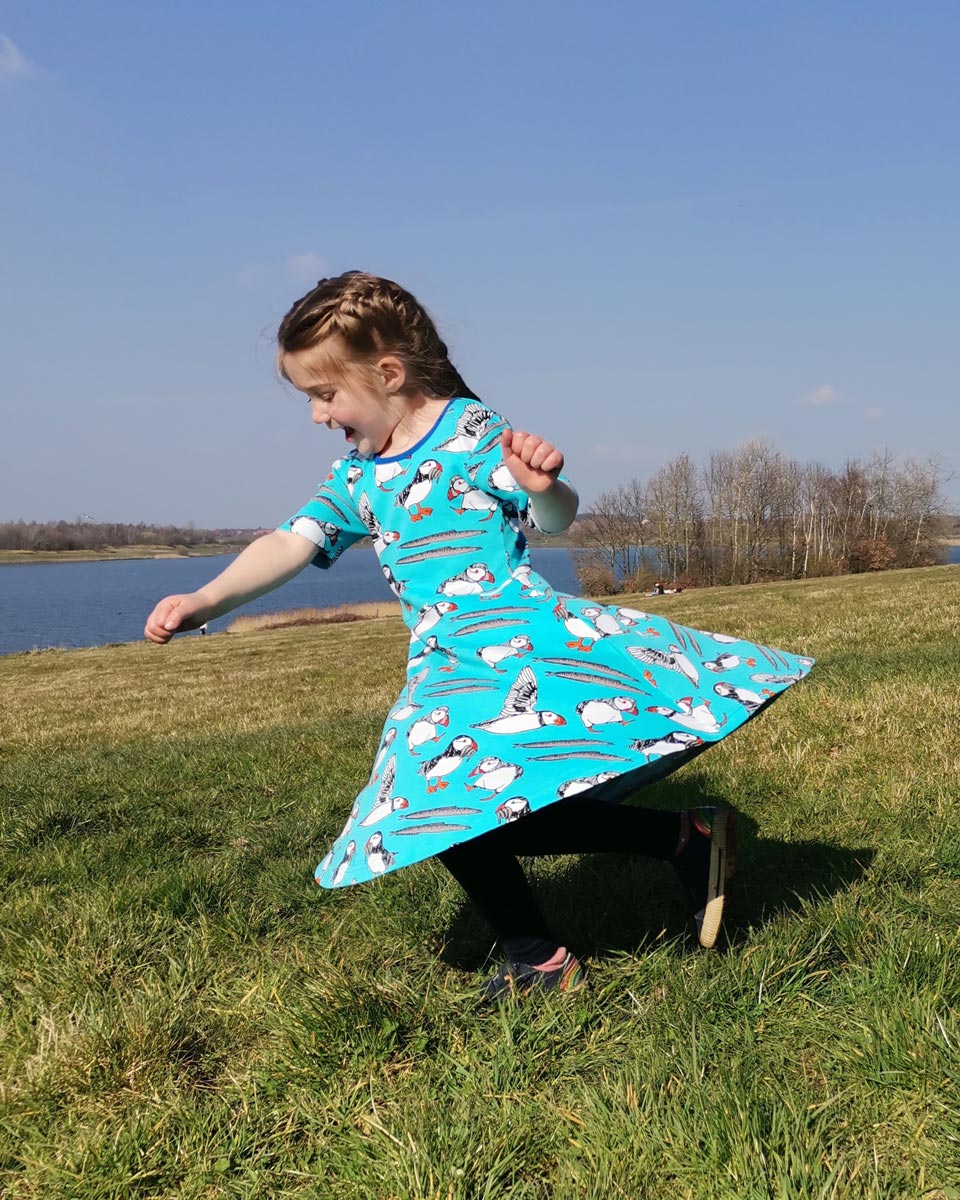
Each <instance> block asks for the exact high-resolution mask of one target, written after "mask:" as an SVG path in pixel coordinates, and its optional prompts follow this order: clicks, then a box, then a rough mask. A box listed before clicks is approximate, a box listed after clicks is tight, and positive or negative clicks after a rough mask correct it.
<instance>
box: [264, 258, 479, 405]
mask: <svg viewBox="0 0 960 1200" xmlns="http://www.w3.org/2000/svg"><path fill="white" fill-rule="evenodd" d="M333 337H337V338H340V339H341V341H342V342H343V344H344V345H345V346H346V347H347V349H348V351H349V353H350V356H351V359H353V360H357V361H358V362H360V363H362V364H370V363H372V361H373V359H374V358H376V357H378V356H380V355H383V354H393V355H395V356H396V357H397V358H399V359H400V361H401V362H402V363H403V364H404V367H405V368H406V373H407V386H408V387H410V388H416V389H419V390H420V391H423V392H425V393H426V394H427V395H428V396H437V397H448V396H466V397H468V398H469V399H473V400H476V399H477V397H476V396H475V395H474V393H473V392H472V391H471V390H470V389H469V388H468V387H467V385H466V384H465V383H464V381H463V377H462V376H461V374H460V372H459V371H458V370H457V369H456V367H455V366H454V365H453V363H451V361H450V358H449V356H448V354H447V347H446V344H445V343H444V342H443V340H442V339H441V337H440V334H439V333H438V332H437V327H436V325H434V323H433V321H432V319H431V318H430V315H429V314H428V313H427V310H426V309H425V308H424V307H423V305H422V304H421V303H420V302H419V300H417V299H416V297H415V296H412V295H411V294H410V293H409V292H408V291H407V290H406V289H405V288H402V287H401V286H400V285H399V284H398V283H394V282H393V281H392V280H390V279H382V278H380V277H379V276H378V275H368V274H367V273H366V272H364V271H346V272H345V273H344V274H343V275H337V276H334V277H332V278H330V279H321V280H320V281H319V283H318V284H317V286H316V287H315V288H313V289H312V290H311V291H309V292H307V294H306V295H305V296H302V297H301V298H300V299H299V300H297V301H296V303H295V304H294V305H293V306H292V307H291V309H290V311H289V312H288V313H287V314H286V316H285V317H284V318H283V320H282V321H281V322H280V328H279V329H278V330H277V345H278V347H279V349H278V354H277V366H278V369H279V371H280V374H281V375H283V376H284V378H286V377H287V375H286V371H285V370H284V364H283V359H284V355H286V354H294V353H296V352H298V351H300V350H308V349H311V348H314V347H318V346H319V345H320V344H321V343H322V342H324V341H327V340H328V339H329V338H333ZM344 366H349V364H344V365H340V366H339V370H340V372H341V373H342V372H343V370H344Z"/></svg>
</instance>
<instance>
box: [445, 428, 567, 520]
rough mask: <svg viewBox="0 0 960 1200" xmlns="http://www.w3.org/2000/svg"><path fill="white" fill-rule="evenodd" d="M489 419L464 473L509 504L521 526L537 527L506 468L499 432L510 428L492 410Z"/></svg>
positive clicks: (530, 511)
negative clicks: (521, 523) (522, 524)
mask: <svg viewBox="0 0 960 1200" xmlns="http://www.w3.org/2000/svg"><path fill="white" fill-rule="evenodd" d="M490 418H491V419H490V420H489V422H488V423H487V425H486V428H485V430H484V436H483V437H481V438H480V439H478V442H477V446H476V449H475V450H474V451H473V452H472V453H471V454H470V455H469V456H468V459H467V474H468V475H469V476H470V478H471V480H472V481H473V484H474V486H475V487H478V488H479V489H480V490H481V491H482V492H486V493H487V495H488V496H493V497H495V498H496V499H497V500H499V501H500V502H501V503H503V504H505V505H512V506H513V508H514V509H515V510H516V513H517V516H518V517H519V518H520V520H521V521H522V522H523V523H524V524H525V525H528V526H532V527H533V528H537V523H536V521H535V520H534V519H533V512H532V510H531V508H530V497H529V496H528V495H527V493H526V492H525V491H523V489H522V488H521V487H520V485H519V484H518V483H517V481H516V480H515V479H514V477H513V476H512V475H511V474H510V472H509V471H508V470H507V467H506V465H505V464H504V461H503V452H502V451H501V449H500V435H501V434H502V433H503V432H504V430H509V429H512V428H513V427H512V426H511V425H510V423H509V421H505V420H504V419H503V417H500V416H498V415H497V414H496V413H490ZM560 478H561V479H562V480H563V482H564V483H566V484H570V480H569V479H567V477H566V475H563V474H561V475H560ZM571 486H572V485H571Z"/></svg>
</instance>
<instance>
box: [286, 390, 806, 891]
mask: <svg viewBox="0 0 960 1200" xmlns="http://www.w3.org/2000/svg"><path fill="white" fill-rule="evenodd" d="M505 428H507V425H506V423H505V422H504V420H503V418H502V417H500V416H498V415H497V414H496V413H494V412H492V411H491V410H490V409H489V408H486V407H485V406H484V405H483V404H481V403H478V402H477V401H473V400H465V399H454V400H451V401H450V403H449V404H448V405H447V407H446V409H445V410H444V412H443V414H442V415H441V417H440V418H439V420H438V421H437V423H436V425H435V426H434V427H433V429H432V430H431V432H430V433H429V434H428V435H427V437H425V438H424V439H423V440H422V441H421V442H419V443H418V444H417V445H415V446H413V447H411V448H410V449H409V450H407V451H405V452H404V453H403V454H402V455H399V456H397V457H393V458H372V459H363V458H360V457H359V456H358V455H357V453H356V451H354V452H353V453H352V454H349V455H347V456H346V457H344V458H341V459H338V460H337V461H336V462H335V463H334V464H333V466H332V467H331V470H330V474H329V475H328V476H327V478H326V480H325V482H324V483H323V484H322V485H321V486H320V488H319V490H318V492H317V495H316V496H315V497H314V498H313V499H312V500H310V501H309V503H307V504H306V505H305V506H304V507H303V508H302V509H301V510H300V512H298V513H297V514H296V515H295V516H294V517H292V518H291V519H290V520H289V521H288V522H287V523H286V524H285V525H283V526H281V528H283V529H287V530H291V531H292V532H294V533H297V534H301V535H302V536H303V537H306V538H309V539H310V541H312V542H313V543H314V544H315V545H316V547H317V555H316V558H315V560H314V561H315V563H316V564H317V565H318V566H320V567H329V566H330V565H331V564H332V563H334V562H335V561H336V559H337V558H338V557H339V556H340V555H341V554H342V553H343V551H344V550H345V549H346V548H347V547H348V546H350V545H352V544H353V543H354V542H356V541H357V540H358V539H359V538H361V537H363V536H365V535H366V534H369V535H370V537H371V538H372V539H373V543H374V548H375V550H376V552H377V554H378V555H379V558H380V565H381V568H382V570H383V573H384V575H385V577H386V579H387V582H388V583H389V585H390V587H391V588H392V589H393V591H394V593H395V594H396V595H397V597H398V598H399V600H400V604H401V607H402V610H403V616H404V620H405V622H406V624H407V626H408V627H409V628H410V658H409V662H408V665H407V679H406V685H405V687H404V688H403V691H402V692H401V694H400V696H399V697H398V698H397V701H396V703H395V705H394V706H393V707H392V708H391V710H390V712H389V714H388V716H387V719H386V723H385V724H384V727H383V734H382V736H381V739H380V745H379V747H378V749H377V753H376V756H375V759H374V763H373V767H372V770H371V773H370V780H369V783H368V784H367V785H366V787H364V789H363V790H362V791H361V793H360V795H359V796H358V797H357V799H356V803H355V804H354V806H353V811H352V812H351V813H350V817H349V819H348V821H347V823H346V825H345V826H344V828H343V831H342V832H341V834H340V836H339V837H338V838H337V840H336V841H335V842H334V844H333V847H332V848H331V849H330V852H329V853H328V854H327V855H326V857H325V858H324V860H323V861H322V862H321V863H320V865H319V867H318V868H317V872H316V877H317V882H318V883H320V884H322V885H323V886H324V887H342V886H345V885H347V884H352V883H362V882H363V881H365V880H368V879H372V878H374V877H375V876H378V875H384V874H386V873H387V872H389V871H395V870H397V869H398V868H400V867H405V866H408V865H409V864H410V863H415V862H419V861H420V860H421V859H424V858H429V857H431V856H432V855H434V854H438V853H440V852H441V851H443V850H447V849H449V848H450V847H451V846H453V845H455V844H456V843H458V842H464V841H467V840H469V839H470V838H474V837H477V836H478V835H480V834H483V833H487V832H488V831H489V830H491V829H495V828H496V827H497V826H498V825H502V824H505V823H506V822H508V821H518V820H522V819H523V817H524V816H526V815H527V814H528V813H531V812H534V811H536V810H537V809H539V808H543V807H544V806H546V805H548V804H554V803H557V802H558V801H562V800H563V799H565V798H566V797H568V796H573V795H576V794H577V793H586V792H591V793H593V794H594V795H596V796H599V797H602V798H605V799H610V800H621V799H623V798H624V797H625V796H627V795H629V794H630V793H631V792H634V791H636V790H637V789H638V788H640V787H642V786H643V785H644V784H646V783H649V782H651V781H652V780H654V779H659V778H661V777H662V776H664V775H666V774H669V773H670V772H671V771H673V770H675V769H676V768H677V767H678V766H680V765H681V764H682V763H684V762H688V761H689V760H690V759H691V758H692V757H694V756H695V755H696V754H699V753H700V752H701V751H703V750H704V749H706V748H707V747H708V746H710V745H711V744H712V743H714V742H718V741H720V740H721V739H722V738H725V737H726V736H727V735H728V734H729V733H732V732H733V730H734V729H736V728H737V727H738V726H740V725H742V724H743V723H744V722H745V721H747V720H749V719H750V717H752V716H754V715H755V714H756V713H758V712H759V711H760V710H761V709H762V708H764V707H765V706H766V705H767V704H769V703H770V702H771V701H772V700H773V699H775V698H776V697H777V696H778V695H779V694H780V693H781V692H783V691H785V690H786V688H788V687H790V685H791V684H793V683H796V682H797V681H798V680H799V679H802V678H803V676H804V675H806V673H807V672H808V671H809V669H810V667H811V666H812V662H813V660H812V659H809V658H801V657H798V656H796V655H794V654H789V653H786V652H784V651H781V650H773V649H771V648H770V647H768V646H761V645H756V644H754V643H752V642H746V641H742V640H741V639H739V638H735V637H729V636H727V635H725V634H720V633H707V632H704V631H702V630H695V629H688V628H686V627H685V626H682V625H677V624H674V623H673V622H672V621H669V620H667V619H666V618H664V617H662V616H657V615H654V614H649V613H645V612H640V611H638V610H637V609H634V608H626V607H616V606H602V605H600V604H596V603H593V602H591V601H589V600H583V599H576V598H574V597H572V596H568V595H564V594H560V593H557V592H555V591H554V590H553V589H552V588H551V587H550V584H549V583H548V582H547V581H546V580H545V579H543V578H542V577H541V576H539V575H538V574H537V573H536V572H535V571H534V570H532V569H531V566H530V561H529V556H528V553H527V549H526V540H525V538H524V535H523V529H522V526H523V522H524V521H525V520H526V519H527V510H528V501H527V497H526V495H525V494H524V493H523V492H522V491H520V489H519V488H518V487H517V485H516V483H515V482H514V480H513V478H512V476H511V475H510V473H509V472H508V471H507V469H506V467H505V466H504V464H503V459H502V455H501V451H500V434H501V433H502V431H503V430H504V429H505Z"/></svg>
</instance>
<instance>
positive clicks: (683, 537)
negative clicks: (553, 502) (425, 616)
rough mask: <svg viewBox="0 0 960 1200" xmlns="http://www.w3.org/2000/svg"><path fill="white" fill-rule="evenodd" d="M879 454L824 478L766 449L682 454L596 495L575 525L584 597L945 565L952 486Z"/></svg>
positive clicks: (752, 446) (924, 467) (926, 466)
mask: <svg viewBox="0 0 960 1200" xmlns="http://www.w3.org/2000/svg"><path fill="white" fill-rule="evenodd" d="M951 477H952V476H951V474H950V473H948V472H946V471H945V470H944V467H943V464H942V463H941V462H940V460H938V459H929V460H927V461H925V462H920V461H918V460H917V459H913V458H910V459H907V460H906V461H905V462H903V463H902V464H901V465H898V464H897V462H896V459H895V456H894V455H893V454H892V453H891V452H890V451H888V450H883V451H879V452H877V453H875V454H874V455H873V457H872V458H871V459H870V460H869V461H866V462H863V461H860V460H858V459H853V460H850V461H848V462H847V463H846V464H845V465H844V466H843V468H842V469H840V470H833V469H831V468H829V467H826V466H824V465H823V464H822V463H801V462H798V461H797V460H795V459H791V458H788V457H786V456H785V455H784V454H782V453H781V452H780V451H779V450H777V449H776V447H774V446H772V445H770V444H769V443H767V442H765V441H751V442H747V443H746V444H745V445H743V446H741V447H740V448H739V449H737V450H731V451H716V452H714V453H712V454H710V456H709V457H708V459H707V460H706V462H705V463H703V464H701V465H698V464H696V463H695V462H694V461H693V459H691V458H690V456H689V455H688V454H680V455H678V456H677V457H676V458H674V459H671V461H670V462H668V463H666V464H665V465H664V466H662V467H661V468H660V469H659V470H658V471H656V472H655V473H654V474H653V475H651V476H650V478H649V479H647V480H646V481H641V480H639V479H632V480H631V481H630V482H629V483H625V484H620V485H618V486H617V487H615V488H612V489H611V490H610V491H607V492H604V493H603V495H601V496H600V497H599V498H598V500H597V502H596V503H595V504H594V505H593V506H592V509H591V511H590V513H589V514H587V515H586V516H585V518H584V519H583V520H581V521H579V522H577V525H576V526H575V527H574V529H575V537H576V540H577V542H578V544H579V546H580V547H581V549H580V551H579V552H578V555H577V557H578V560H579V567H578V571H579V574H580V581H581V585H582V586H583V587H584V588H585V589H586V590H588V591H590V592H613V591H617V590H630V591H635V590H645V589H646V587H647V586H648V585H649V583H650V582H651V580H652V579H654V578H659V579H660V580H663V581H669V582H670V583H671V584H674V585H676V584H679V585H681V586H690V585H697V584H699V585H702V586H711V585H716V584H729V583H753V582H756V581H758V580H762V579H804V578H807V577H809V576H816V575H837V574H845V573H855V572H861V571H878V570H885V569H888V568H893V567H915V566H924V565H930V564H932V563H936V562H942V561H943V557H944V545H943V542H942V541H941V538H942V537H943V536H944V532H945V520H944V518H945V515H946V511H947V501H946V498H945V495H944V488H945V486H946V484H947V483H948V482H949V480H950V478H951Z"/></svg>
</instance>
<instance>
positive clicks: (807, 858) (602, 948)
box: [440, 784, 875, 969]
mask: <svg viewBox="0 0 960 1200" xmlns="http://www.w3.org/2000/svg"><path fill="white" fill-rule="evenodd" d="M658 799H659V800H660V803H659V804H658V805H657V807H659V808H680V807H683V808H690V807H695V806H700V805H724V804H725V803H726V801H724V800H723V799H722V798H720V797H717V796H711V795H709V794H707V793H704V792H702V791H699V790H697V789H695V788H691V787H690V786H689V785H685V786H679V785H676V786H671V785H669V784H666V785H661V789H660V796H659V797H658ZM757 828H758V826H757V823H756V821H754V820H753V819H752V818H750V817H748V816H746V815H745V814H743V813H739V812H738V813H737V824H736V834H737V847H736V873H735V874H734V876H733V878H732V879H731V880H730V882H729V883H728V885H727V902H726V908H725V912H724V923H723V931H722V933H721V939H720V941H719V942H718V944H717V949H718V950H719V951H720V952H723V951H724V950H727V949H729V950H733V949H735V948H736V947H737V946H738V945H740V944H742V943H743V942H744V941H745V940H746V937H747V934H748V932H749V931H750V930H751V929H755V928H756V927H757V926H762V925H764V924H765V923H767V922H769V921H771V920H773V919H774V918H776V917H777V916H779V915H781V914H784V913H790V912H796V911H798V910H799V909H800V908H801V907H802V906H803V905H804V904H805V903H806V902H807V901H810V900H819V899H822V898H824V897H827V896H831V895H834V894H835V893H837V892H840V891H843V890H845V889H846V888H849V887H850V886H851V885H852V884H853V883H855V882H856V880H857V879H859V878H860V877H861V875H863V874H864V872H865V871H866V870H867V869H868V868H869V866H870V863H871V862H872V860H873V857H874V854H875V851H874V850H873V849H871V848H868V847H861V848H848V847H845V846H836V845H829V844H826V843H823V842H816V841H803V842H784V841H778V840H775V839H772V838H763V837H758V836H757ZM524 866H525V869H526V871H527V874H528V877H529V878H530V880H531V884H532V886H533V888H534V892H535V894H536V896H537V900H538V902H539V903H540V905H541V906H542V908H543V912H544V914H545V916H546V917H547V920H548V921H549V922H550V925H551V926H552V928H553V929H554V930H555V931H556V933H557V936H558V937H559V938H560V939H561V940H563V941H565V942H566V943H567V944H568V945H569V946H570V947H571V948H572V949H574V950H575V951H576V952H577V953H578V954H586V955H590V956H591V957H594V958H596V957H601V958H602V957H604V956H606V955H613V954H621V953H635V952H637V951H642V950H643V949H644V948H649V947H651V946H653V945H654V944H656V943H659V942H662V941H664V940H668V941H669V940H676V941H677V943H678V948H679V949H680V950H681V951H682V949H683V942H682V941H681V939H684V937H685V936H686V946H687V947H688V948H689V949H690V950H691V951H692V950H694V949H695V948H696V941H695V938H694V934H693V931H692V923H691V921H690V914H689V907H688V904H687V901H686V894H685V893H684V891H683V890H682V888H681V886H680V883H679V882H678V880H677V877H676V875H675V874H674V872H673V869H672V867H671V866H670V864H669V863H664V862H660V861H657V860H653V859H644V858H643V857H641V856H639V855H629V854H584V855H581V856H578V857H573V856H570V857H563V858H559V857H554V858H539V859H526V860H525V862H524ZM443 937H444V945H443V947H442V948H441V950H440V955H441V958H442V959H443V961H444V962H446V963H447V964H449V965H451V966H455V967H459V968H461V969H475V968H476V967H477V966H479V965H480V964H481V963H482V962H483V961H484V960H486V959H487V958H488V957H489V956H490V951H491V945H492V934H491V932H490V930H489V928H488V927H487V926H486V924H485V923H484V922H483V920H482V919H481V918H480V916H479V915H478V914H477V912H476V910H475V909H474V908H473V906H472V905H471V904H470V903H469V902H468V901H467V900H466V898H464V901H463V903H462V904H461V905H460V907H459V909H458V910H457V912H456V915H455V917H454V919H453V921H452V922H451V924H450V926H449V927H448V929H446V930H445V931H444V933H443Z"/></svg>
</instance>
